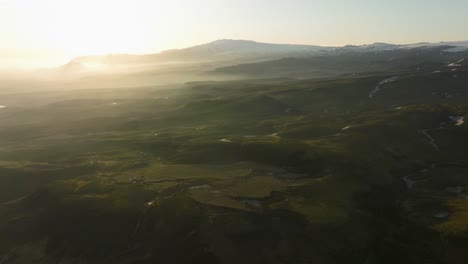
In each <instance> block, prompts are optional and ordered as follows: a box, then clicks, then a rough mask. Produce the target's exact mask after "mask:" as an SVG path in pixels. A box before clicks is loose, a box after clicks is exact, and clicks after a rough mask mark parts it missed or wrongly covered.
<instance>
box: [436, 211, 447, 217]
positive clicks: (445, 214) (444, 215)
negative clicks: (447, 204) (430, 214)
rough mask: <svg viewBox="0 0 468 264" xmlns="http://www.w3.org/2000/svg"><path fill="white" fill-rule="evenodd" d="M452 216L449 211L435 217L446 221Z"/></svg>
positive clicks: (439, 213)
mask: <svg viewBox="0 0 468 264" xmlns="http://www.w3.org/2000/svg"><path fill="white" fill-rule="evenodd" d="M449 216H450V213H449V212H447V211H441V212H438V213H437V214H435V215H434V218H437V219H445V218H447V217H449Z"/></svg>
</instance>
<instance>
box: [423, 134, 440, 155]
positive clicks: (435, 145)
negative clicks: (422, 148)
mask: <svg viewBox="0 0 468 264" xmlns="http://www.w3.org/2000/svg"><path fill="white" fill-rule="evenodd" d="M429 131H431V130H430V129H424V130H421V133H422V134H423V135H424V136H426V137H427V138H428V139H429V145H431V146H432V147H433V148H434V149H435V150H437V151H440V149H439V146H437V144H436V142H435V139H434V138H433V137H432V136H431V135H430V134H429Z"/></svg>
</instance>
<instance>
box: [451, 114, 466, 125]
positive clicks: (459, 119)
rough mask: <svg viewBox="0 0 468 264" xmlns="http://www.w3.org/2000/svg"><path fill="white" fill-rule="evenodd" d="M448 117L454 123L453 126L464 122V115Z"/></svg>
mask: <svg viewBox="0 0 468 264" xmlns="http://www.w3.org/2000/svg"><path fill="white" fill-rule="evenodd" d="M449 118H450V120H452V122H454V123H455V126H461V125H463V124H464V123H465V117H463V116H449Z"/></svg>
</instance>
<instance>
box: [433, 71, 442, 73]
mask: <svg viewBox="0 0 468 264" xmlns="http://www.w3.org/2000/svg"><path fill="white" fill-rule="evenodd" d="M432 73H441V71H433V72H432Z"/></svg>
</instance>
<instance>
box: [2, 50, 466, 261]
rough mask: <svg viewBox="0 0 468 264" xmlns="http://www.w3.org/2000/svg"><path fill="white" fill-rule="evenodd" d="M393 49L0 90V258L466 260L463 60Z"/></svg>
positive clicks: (460, 55) (461, 55)
mask: <svg viewBox="0 0 468 264" xmlns="http://www.w3.org/2000/svg"><path fill="white" fill-rule="evenodd" d="M443 49H446V48H443ZM403 52H404V54H401V53H400V51H382V52H380V53H379V52H377V55H375V54H373V55H372V56H371V55H368V56H367V55H362V56H360V57H361V58H359V59H357V57H356V56H357V55H356V54H351V55H349V57H346V56H344V57H338V56H337V57H335V55H330V57H327V56H323V55H320V56H323V57H320V58H319V57H307V58H304V59H294V63H292V64H290V60H291V59H282V60H280V61H279V63H280V65H282V66H281V67H286V70H283V68H280V69H281V72H283V73H284V75H276V71H277V70H278V68H277V67H276V66H271V64H274V65H276V63H278V61H275V60H272V61H269V62H261V63H260V64H251V65H250V66H247V67H244V66H242V70H248V71H249V74H252V76H258V77H261V78H258V79H256V78H246V79H244V78H243V79H242V80H221V81H192V82H187V83H178V84H176V83H174V84H172V85H145V86H140V87H122V88H107V89H93V88H91V87H86V88H80V87H74V89H66V90H65V89H63V90H60V91H57V89H55V88H54V89H50V90H48V89H46V87H45V88H44V89H41V90H40V91H35V90H31V89H29V90H27V91H22V92H14V91H9V90H5V91H2V94H1V102H0V103H1V104H2V105H4V106H6V107H3V108H2V109H0V124H1V125H0V138H1V142H2V143H1V144H0V172H1V173H0V190H1V191H0V234H2V235H1V236H0V256H1V257H0V263H158V262H162V263H168V262H170V263H240V262H244V263H342V262H345V261H346V262H347V263H453V262H460V261H463V260H464V259H467V258H468V255H467V253H466V250H465V248H466V245H467V243H468V228H467V225H466V221H467V215H468V199H466V197H467V196H468V194H467V190H466V188H467V187H468V183H467V178H466V175H467V173H468V156H467V152H466V149H465V146H466V145H467V144H468V137H467V135H468V133H467V124H466V123H464V122H463V118H464V117H466V114H467V113H468V104H467V99H468V90H467V87H468V65H467V64H466V60H463V59H461V58H465V57H468V55H467V54H466V53H463V52H462V53H441V49H440V48H438V47H436V48H434V49H424V50H412V51H407V50H404V51H403ZM420 52H421V53H424V55H421V58H424V59H421V60H420V61H419V60H416V61H415V60H414V57H418V56H419V55H418V54H420ZM407 53H408V54H407ZM366 54H367V53H366ZM428 54H431V55H428ZM441 54H442V55H441ZM376 56H377V57H379V56H380V58H384V59H382V60H380V61H379V60H378V61H379V62H377V64H374V63H372V64H371V66H368V63H369V59H370V58H372V60H376V59H375V58H376ZM393 56H401V57H400V59H397V60H395V59H392V60H388V59H389V58H391V57H393ZM314 58H315V59H317V60H315V59H314ZM343 58H345V59H343ZM428 58H430V59H428ZM335 59H336V60H339V61H338V62H336V63H339V64H340V65H341V66H340V67H347V68H349V69H351V67H349V66H346V65H342V63H343V60H349V62H350V63H352V64H354V65H358V66H356V67H354V68H352V69H353V71H354V73H355V74H353V73H352V72H343V71H342V70H341V69H338V68H336V67H335V66H330V67H333V70H327V73H326V74H324V75H320V76H315V75H313V74H312V75H310V72H312V71H316V70H318V68H314V67H315V66H313V64H314V63H318V64H320V65H321V67H320V68H321V70H324V69H326V67H325V66H323V64H322V61H323V60H327V61H330V63H334V62H333V60H335ZM297 60H305V61H304V63H306V64H308V63H309V62H311V63H312V64H309V66H310V65H312V66H310V68H307V67H303V65H302V64H300V62H298V61H297ZM317 61H318V62H317ZM359 64H361V65H362V71H361V72H359V73H357V70H356V69H358V68H359ZM260 65H261V68H262V71H263V73H264V74H263V73H262V74H259V75H257V73H256V72H257V70H256V69H260V68H258V66H260ZM268 65H270V66H268ZM297 65H300V67H303V69H308V70H307V71H308V72H303V73H301V74H300V75H301V78H299V75H297V74H296V73H297V71H296V70H295V67H297ZM375 65H380V66H377V67H376V66H375ZM309 66H308V67H309ZM239 67H240V66H239ZM239 67H238V66H232V67H231V68H229V67H228V68H220V69H219V70H216V71H223V72H225V73H227V72H234V71H237V70H238V69H239ZM369 67H371V68H373V69H377V70H373V71H369V70H368V69H369ZM454 69H455V71H454ZM309 70H310V71H309ZM288 71H289V72H291V73H294V74H287V73H288ZM236 74H237V72H236ZM305 76H311V78H304V77H305ZM32 98H34V100H32ZM454 117H458V118H455V119H454ZM421 241H423V243H422V242H421Z"/></svg>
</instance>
